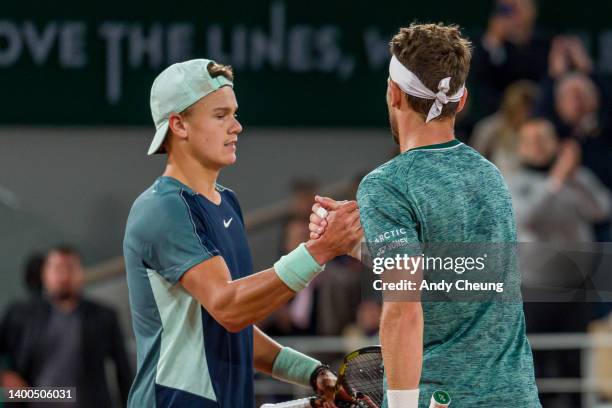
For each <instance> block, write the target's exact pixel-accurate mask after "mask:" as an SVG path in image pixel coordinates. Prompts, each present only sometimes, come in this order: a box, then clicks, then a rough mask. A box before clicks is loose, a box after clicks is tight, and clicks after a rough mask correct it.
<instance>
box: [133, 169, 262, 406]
mask: <svg viewBox="0 0 612 408" xmlns="http://www.w3.org/2000/svg"><path fill="white" fill-rule="evenodd" d="M216 189H217V191H218V192H219V194H220V195H221V203H220V204H218V205H217V204H215V203H213V202H211V201H209V200H208V199H206V197H204V196H202V195H201V194H198V193H196V192H194V191H193V190H191V189H190V188H189V187H188V186H186V185H184V184H182V183H181V182H179V181H178V180H176V179H174V178H171V177H163V176H162V177H159V178H158V179H157V180H156V181H155V183H154V184H153V185H152V186H151V187H150V188H149V189H147V190H146V191H145V192H144V193H142V194H141V195H140V197H138V198H137V199H136V201H135V202H134V205H133V206H132V209H131V211H130V215H129V217H128V221H127V227H126V231H125V238H124V242H123V252H124V257H125V266H126V271H127V281H128V288H129V294H130V307H131V311H132V324H133V326H134V334H135V336H136V349H137V357H138V361H137V364H138V367H137V372H136V378H135V379H134V384H133V385H132V389H131V390H130V396H129V399H128V406H129V407H134V408H140V407H147V408H148V407H158V408H161V407H164V408H171V407H198V408H253V407H254V402H255V401H254V393H253V330H252V327H247V328H245V329H244V330H241V331H240V332H238V333H231V332H228V331H227V330H225V328H224V327H223V326H221V325H220V324H219V323H218V322H217V321H216V320H215V319H214V318H213V317H212V316H211V315H210V314H209V313H208V312H207V311H206V309H204V308H203V307H202V306H201V305H200V303H199V302H198V301H197V299H195V298H194V297H192V296H191V295H190V294H189V293H188V292H187V291H186V290H185V288H184V287H183V285H181V283H180V282H179V281H180V279H181V276H183V274H184V273H185V272H187V271H188V270H190V269H191V268H193V267H194V266H196V265H198V264H200V263H202V262H204V261H206V260H207V259H210V258H212V257H214V256H221V257H223V259H224V260H225V263H226V264H227V267H228V269H229V272H230V274H231V277H232V279H240V278H244V277H246V276H248V275H250V274H252V273H253V266H252V260H251V253H250V250H249V246H248V242H247V238H246V233H245V230H244V223H243V219H242V212H241V210H240V206H239V204H238V200H237V198H236V195H235V194H234V192H233V191H231V190H229V189H227V188H224V187H222V186H220V185H217V187H216ZM202 273H206V272H205V271H204V272H202Z"/></svg>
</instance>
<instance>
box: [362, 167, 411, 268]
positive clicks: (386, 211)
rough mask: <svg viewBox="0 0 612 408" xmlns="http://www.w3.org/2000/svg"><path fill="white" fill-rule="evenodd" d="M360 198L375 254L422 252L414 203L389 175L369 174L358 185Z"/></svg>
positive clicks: (369, 239)
mask: <svg viewBox="0 0 612 408" xmlns="http://www.w3.org/2000/svg"><path fill="white" fill-rule="evenodd" d="M357 201H358V203H359V211H360V216H361V225H362V227H363V230H364V236H365V240H366V245H367V247H368V250H369V252H370V255H371V256H372V257H382V256H395V255H396V254H400V255H403V254H407V255H417V254H420V253H421V248H420V245H421V242H420V239H419V225H418V221H417V217H416V214H415V212H414V210H413V208H412V205H411V203H410V202H409V200H408V198H407V197H406V195H405V194H403V193H402V192H400V191H399V190H398V189H397V188H396V187H395V186H394V185H393V184H392V183H391V182H390V181H389V180H388V179H386V178H384V177H381V176H377V175H372V174H369V175H368V176H366V177H365V178H364V179H363V180H362V182H361V184H360V185H359V190H358V192H357Z"/></svg>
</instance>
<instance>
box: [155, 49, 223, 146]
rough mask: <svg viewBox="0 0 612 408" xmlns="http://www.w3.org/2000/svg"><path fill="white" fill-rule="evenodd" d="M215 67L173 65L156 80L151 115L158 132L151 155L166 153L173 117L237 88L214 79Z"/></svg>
mask: <svg viewBox="0 0 612 408" xmlns="http://www.w3.org/2000/svg"><path fill="white" fill-rule="evenodd" d="M214 63H215V62H214V61H212V60H208V59H194V60H190V61H185V62H179V63H177V64H173V65H170V66H169V67H168V68H166V69H165V70H163V71H162V73H161V74H159V75H158V76H157V78H155V81H153V86H152V87H151V115H152V116H153V122H154V123H155V129H156V131H155V136H154V137H153V141H152V142H151V145H150V146H149V151H148V153H147V154H148V155H152V154H155V153H165V151H164V149H163V148H162V145H163V143H164V139H165V138H166V134H167V133H168V118H169V117H170V114H171V113H181V112H182V111H184V110H185V109H187V108H188V107H190V106H191V105H193V104H194V103H196V102H197V101H199V100H200V99H202V98H203V97H205V96H206V95H208V94H210V93H212V92H214V91H216V90H217V89H219V88H221V87H223V86H232V87H233V86H234V85H233V83H232V81H230V80H229V79H227V78H226V77H224V76H223V75H219V76H217V77H215V78H213V77H211V76H210V74H209V73H208V66H209V65H210V64H214Z"/></svg>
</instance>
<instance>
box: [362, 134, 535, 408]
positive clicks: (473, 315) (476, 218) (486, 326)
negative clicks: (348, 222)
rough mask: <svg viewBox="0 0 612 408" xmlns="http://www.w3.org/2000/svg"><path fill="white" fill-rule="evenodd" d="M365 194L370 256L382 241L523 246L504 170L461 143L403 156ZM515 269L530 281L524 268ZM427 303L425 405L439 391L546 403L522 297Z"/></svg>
mask: <svg viewBox="0 0 612 408" xmlns="http://www.w3.org/2000/svg"><path fill="white" fill-rule="evenodd" d="M357 200H358V202H359V207H360V212H361V223H362V225H363V229H364V232H365V238H366V241H367V243H368V246H369V249H370V252H373V251H374V250H375V248H373V247H374V246H375V245H374V243H375V242H376V243H377V244H376V245H378V244H379V243H380V242H381V241H382V242H395V241H399V240H401V241H403V242H407V243H412V244H424V243H514V242H516V229H515V223H514V215H513V212H512V201H511V197H510V194H509V193H508V189H507V188H506V185H505V183H504V181H503V179H502V177H501V175H500V173H499V171H498V170H497V168H496V167H495V166H494V165H492V164H491V163H490V162H488V161H487V160H485V159H484V158H483V157H482V156H481V155H480V154H479V153H477V152H476V151H475V150H473V149H472V148H470V147H468V146H466V145H465V144H463V143H461V142H459V141H457V140H452V141H450V142H447V143H442V144H437V145H429V146H424V147H420V148H416V149H412V150H409V151H406V152H404V153H402V154H400V155H398V156H396V157H395V158H393V159H392V160H390V161H389V162H387V163H385V164H383V165H382V166H380V167H378V168H377V169H376V170H374V171H372V172H371V173H370V174H368V175H367V176H366V177H365V178H364V179H363V180H362V182H361V184H360V186H359V190H358V194H357ZM425 273H426V274H427V272H425ZM511 273H513V274H515V275H516V276H514V278H515V279H520V277H519V276H518V274H519V272H518V270H516V268H514V269H513V270H512V271H511ZM425 279H427V275H425ZM422 307H423V314H424V339H423V342H424V350H423V370H422V374H421V381H420V386H419V388H420V391H421V392H420V401H419V407H428V406H429V400H430V398H431V395H432V393H433V392H434V391H435V390H437V389H441V390H444V391H447V392H449V393H450V395H451V397H452V404H451V406H452V407H453V408H474V407H489V406H490V407H512V408H514V407H521V408H535V407H540V402H539V400H538V392H537V388H536V385H535V379H534V373H533V359H532V354H531V348H530V346H529V343H528V341H527V337H526V334H525V318H524V314H523V306H522V303H521V302H520V299H519V301H515V302H422ZM410 352H412V351H411V350H406V353H410Z"/></svg>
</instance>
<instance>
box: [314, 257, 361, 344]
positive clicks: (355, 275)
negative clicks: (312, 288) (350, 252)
mask: <svg viewBox="0 0 612 408" xmlns="http://www.w3.org/2000/svg"><path fill="white" fill-rule="evenodd" d="M362 273H368V271H367V270H366V269H364V267H363V265H362V264H361V262H359V261H357V260H356V259H354V258H352V257H350V256H341V257H338V258H336V259H334V260H333V261H331V262H329V263H328V264H327V265H326V267H325V272H324V273H323V274H321V276H320V279H319V282H318V287H317V292H318V297H317V305H318V313H317V316H318V319H317V334H321V335H325V336H339V335H341V334H342V331H343V330H344V329H345V328H346V327H347V326H348V325H349V324H352V323H353V322H355V318H356V315H355V305H358V304H359V302H360V301H361V280H362V277H363V276H362ZM339 290H341V291H342V296H338V293H339Z"/></svg>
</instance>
